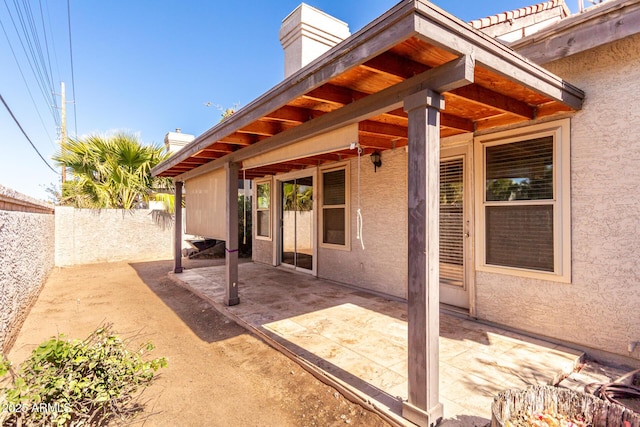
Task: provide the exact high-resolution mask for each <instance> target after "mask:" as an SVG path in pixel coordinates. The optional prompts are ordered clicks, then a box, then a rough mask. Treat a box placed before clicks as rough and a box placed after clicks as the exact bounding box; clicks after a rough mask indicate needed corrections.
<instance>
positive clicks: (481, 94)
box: [448, 84, 535, 120]
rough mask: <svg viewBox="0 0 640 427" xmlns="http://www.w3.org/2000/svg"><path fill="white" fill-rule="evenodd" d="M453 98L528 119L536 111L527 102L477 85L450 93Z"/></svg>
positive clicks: (532, 116) (531, 117)
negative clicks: (459, 98)
mask: <svg viewBox="0 0 640 427" xmlns="http://www.w3.org/2000/svg"><path fill="white" fill-rule="evenodd" d="M448 95H450V96H452V97H461V98H465V99H468V100H470V101H473V102H475V103H477V104H482V105H488V106H490V107H493V108H495V109H497V110H500V111H502V112H504V113H511V114H515V115H518V116H521V117H524V118H526V119H529V120H531V119H533V118H534V115H535V109H534V108H533V107H532V106H530V105H528V104H526V103H525V102H522V101H518V100H517V99H513V98H511V97H509V96H506V95H502V94H501V93H498V92H494V91H492V90H489V89H487V88H484V87H482V86H479V85H477V84H472V85H469V86H465V87H461V88H458V89H455V90H452V91H450V92H449V93H448Z"/></svg>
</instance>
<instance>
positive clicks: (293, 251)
mask: <svg viewBox="0 0 640 427" xmlns="http://www.w3.org/2000/svg"><path fill="white" fill-rule="evenodd" d="M280 195H281V205H280V207H281V209H280V211H281V214H282V216H281V218H280V224H281V235H280V262H281V264H286V265H290V266H292V267H295V268H297V269H302V270H308V271H313V261H314V260H313V252H314V241H315V239H314V230H315V227H314V210H313V176H302V177H299V178H294V179H290V180H286V181H280Z"/></svg>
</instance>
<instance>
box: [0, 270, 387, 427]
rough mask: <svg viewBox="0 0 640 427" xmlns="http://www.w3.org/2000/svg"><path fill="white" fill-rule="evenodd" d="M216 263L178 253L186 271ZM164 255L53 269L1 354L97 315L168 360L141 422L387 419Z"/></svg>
mask: <svg viewBox="0 0 640 427" xmlns="http://www.w3.org/2000/svg"><path fill="white" fill-rule="evenodd" d="M215 262H220V260H185V266H186V267H187V268H194V267H198V266H206V265H212V263H215ZM171 267H172V262H171V261H153V262H138V263H130V264H128V263H113V264H96V265H89V266H82V267H74V268H66V269H55V270H54V271H53V272H52V274H51V276H50V278H49V280H48V282H47V283H46V284H45V286H44V288H43V290H42V292H41V294H40V296H39V298H38V300H37V302H36V304H35V305H34V307H33V308H32V309H31V312H30V314H29V316H28V318H27V320H26V322H25V323H24V325H23V327H22V329H21V331H20V333H19V335H18V337H17V340H16V342H15V344H14V345H13V348H12V350H11V351H10V353H9V358H10V360H12V361H13V362H14V363H19V362H21V361H22V360H24V359H25V358H26V357H27V356H28V354H29V353H30V352H31V350H32V349H33V348H35V347H36V346H37V345H38V344H39V343H40V342H42V341H44V340H45V339H48V338H49V337H51V336H55V335H57V334H58V333H64V334H65V335H66V336H67V337H69V338H84V337H85V336H87V335H88V334H89V333H90V332H91V331H92V330H93V329H95V328H96V327H97V326H98V325H99V324H100V323H102V322H111V323H113V324H114V329H115V330H116V331H118V332H119V333H120V334H121V336H131V335H134V334H136V333H138V332H140V331H141V332H142V336H143V340H144V341H146V340H151V341H152V342H153V343H154V344H155V346H156V349H155V350H154V352H153V353H152V354H153V356H154V357H159V356H164V357H166V358H167V359H168V362H169V366H168V367H167V368H165V369H163V370H161V376H160V378H159V379H158V380H157V381H156V382H155V383H154V384H153V385H152V386H151V387H150V388H148V389H147V390H146V391H145V392H144V395H143V400H147V401H148V403H147V406H146V409H145V413H144V414H143V416H142V417H140V418H139V420H140V423H141V424H143V425H145V426H166V425H178V426H205V425H206V426H230V425H233V426H340V425H352V426H386V425H388V424H387V423H386V422H385V421H384V420H382V419H381V418H380V417H379V416H377V415H376V414H374V413H372V412H369V411H367V410H366V409H364V408H363V407H361V406H359V405H357V404H354V403H352V402H350V401H348V400H347V399H345V398H344V397H343V396H342V395H340V394H339V393H338V392H337V391H336V390H335V389H333V388H332V387H329V386H327V385H325V384H323V383H322V382H320V381H319V380H317V379H316V378H315V377H313V376H312V375H311V374H309V373H307V372H306V371H305V370H303V369H302V368H301V367H300V366H299V365H297V364H296V363H294V362H293V361H291V360H290V359H289V358H287V357H286V356H284V355H282V354H281V353H279V352H278V351H276V350H274V349H273V348H271V347H269V346H268V345H267V344H265V343H264V342H263V341H261V340H260V339H258V338H257V337H255V336H254V335H252V334H250V333H248V332H247V331H246V330H245V329H243V328H241V327H240V326H238V325H237V324H235V323H234V322H233V321H230V320H228V319H227V318H226V317H225V316H223V315H222V314H220V313H218V312H217V311H216V310H215V309H214V308H213V307H212V306H211V305H209V304H208V303H207V302H205V301H203V300H201V299H200V298H198V297H197V296H195V295H193V294H192V293H190V292H189V291H187V290H185V289H183V288H181V287H179V286H177V285H175V284H174V283H173V282H171V281H170V280H169V279H168V277H167V272H168V271H169V270H170V269H171Z"/></svg>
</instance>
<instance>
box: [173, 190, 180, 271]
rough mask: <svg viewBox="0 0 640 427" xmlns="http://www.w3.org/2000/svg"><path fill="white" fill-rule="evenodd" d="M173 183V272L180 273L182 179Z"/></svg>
mask: <svg viewBox="0 0 640 427" xmlns="http://www.w3.org/2000/svg"><path fill="white" fill-rule="evenodd" d="M174 185H175V195H174V200H175V205H174V206H175V217H176V220H175V223H174V225H173V232H174V236H173V272H174V273H182V181H174Z"/></svg>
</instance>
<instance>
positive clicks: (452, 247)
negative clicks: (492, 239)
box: [440, 158, 464, 287]
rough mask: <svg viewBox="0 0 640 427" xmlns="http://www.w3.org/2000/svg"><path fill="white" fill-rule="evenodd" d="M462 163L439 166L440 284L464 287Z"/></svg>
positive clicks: (456, 161)
mask: <svg viewBox="0 0 640 427" xmlns="http://www.w3.org/2000/svg"><path fill="white" fill-rule="evenodd" d="M463 164H464V163H463V159H462V158H459V159H452V160H447V161H442V162H440V283H446V284H449V285H455V286H461V287H462V286H464V211H463V201H464V193H463V184H464V173H463Z"/></svg>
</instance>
